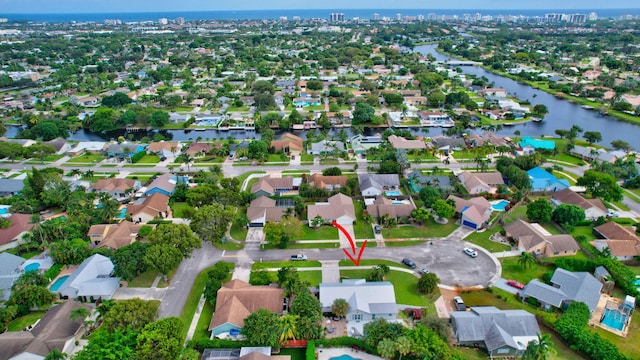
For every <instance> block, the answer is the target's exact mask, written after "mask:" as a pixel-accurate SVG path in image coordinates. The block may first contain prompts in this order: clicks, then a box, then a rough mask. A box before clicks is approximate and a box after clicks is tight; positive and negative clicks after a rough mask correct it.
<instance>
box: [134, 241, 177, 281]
mask: <svg viewBox="0 0 640 360" xmlns="http://www.w3.org/2000/svg"><path fill="white" fill-rule="evenodd" d="M182 256H183V255H182V253H181V252H180V250H179V249H177V248H176V247H174V246H173V245H170V244H160V245H152V246H151V247H149V249H148V250H147V253H146V254H145V255H144V258H143V259H144V262H145V263H146V264H147V266H148V267H150V268H152V269H155V270H157V271H158V272H159V273H161V274H162V275H164V277H165V281H167V274H169V272H170V271H171V270H173V269H175V268H177V267H178V265H180V262H181V261H182Z"/></svg>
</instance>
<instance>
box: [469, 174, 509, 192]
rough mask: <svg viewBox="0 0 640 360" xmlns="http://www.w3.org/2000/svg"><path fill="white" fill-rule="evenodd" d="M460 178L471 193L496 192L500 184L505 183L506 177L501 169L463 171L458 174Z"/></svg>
mask: <svg viewBox="0 0 640 360" xmlns="http://www.w3.org/2000/svg"><path fill="white" fill-rule="evenodd" d="M458 180H460V183H461V184H462V186H464V188H465V189H467V192H469V194H472V195H473V194H480V193H484V192H486V193H495V192H496V190H497V188H498V185H503V184H504V179H503V178H502V174H501V173H500V172H499V171H493V172H478V173H473V172H470V171H463V172H461V173H460V175H458Z"/></svg>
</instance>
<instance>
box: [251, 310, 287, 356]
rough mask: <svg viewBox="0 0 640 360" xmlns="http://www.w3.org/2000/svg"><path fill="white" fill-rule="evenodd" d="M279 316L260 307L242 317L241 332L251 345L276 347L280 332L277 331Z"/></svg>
mask: <svg viewBox="0 0 640 360" xmlns="http://www.w3.org/2000/svg"><path fill="white" fill-rule="evenodd" d="M279 323H280V321H279V317H278V315H277V314H274V313H272V312H271V311H269V310H266V309H260V310H258V311H256V312H254V313H253V314H251V315H249V316H247V318H246V319H244V328H242V330H241V333H242V334H243V335H244V336H245V337H246V339H247V343H249V344H250V345H251V346H271V347H274V348H276V347H278V345H279V342H280V334H279V333H278V325H279Z"/></svg>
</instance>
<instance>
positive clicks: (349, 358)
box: [329, 354, 361, 360]
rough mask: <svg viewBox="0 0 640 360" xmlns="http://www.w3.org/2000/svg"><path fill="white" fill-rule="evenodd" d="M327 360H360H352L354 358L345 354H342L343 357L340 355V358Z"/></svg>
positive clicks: (355, 359) (356, 359)
mask: <svg viewBox="0 0 640 360" xmlns="http://www.w3.org/2000/svg"><path fill="white" fill-rule="evenodd" d="M329 360H361V359H358V358H354V357H351V356H349V355H347V354H344V355H340V356H336V357H332V358H329Z"/></svg>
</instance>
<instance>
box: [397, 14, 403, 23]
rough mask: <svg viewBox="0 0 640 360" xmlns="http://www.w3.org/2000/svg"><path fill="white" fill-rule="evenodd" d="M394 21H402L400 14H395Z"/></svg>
mask: <svg viewBox="0 0 640 360" xmlns="http://www.w3.org/2000/svg"><path fill="white" fill-rule="evenodd" d="M396 20H397V21H400V20H402V14H400V13H396Z"/></svg>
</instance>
